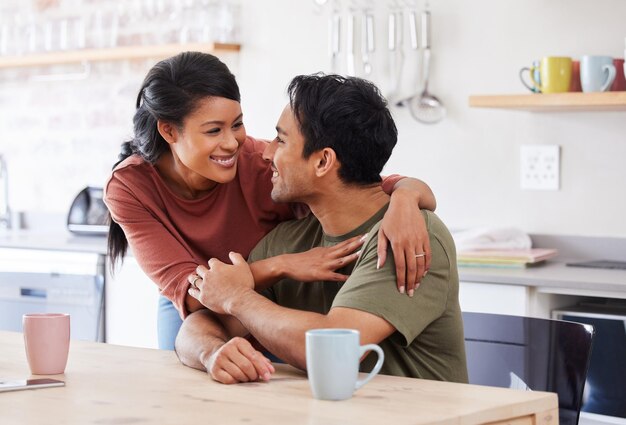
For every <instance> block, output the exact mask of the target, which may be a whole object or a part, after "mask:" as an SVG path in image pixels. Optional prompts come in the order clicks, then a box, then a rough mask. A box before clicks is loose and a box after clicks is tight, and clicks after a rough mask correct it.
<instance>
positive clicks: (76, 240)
mask: <svg viewBox="0 0 626 425" xmlns="http://www.w3.org/2000/svg"><path fill="white" fill-rule="evenodd" d="M0 248H21V249H42V250H51V251H76V252H92V253H97V254H106V249H107V238H106V236H82V235H80V236H79V235H75V234H73V233H71V232H69V231H67V230H61V231H58V232H37V231H31V230H9V231H3V232H0Z"/></svg>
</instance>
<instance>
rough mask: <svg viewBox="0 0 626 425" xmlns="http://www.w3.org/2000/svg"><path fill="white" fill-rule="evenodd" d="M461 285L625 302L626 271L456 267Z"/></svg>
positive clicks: (550, 265)
mask: <svg viewBox="0 0 626 425" xmlns="http://www.w3.org/2000/svg"><path fill="white" fill-rule="evenodd" d="M459 276H460V280H461V281H462V282H481V283H499V284H510V285H523V286H530V287H536V288H537V289H538V290H539V291H541V292H547V293H553V294H571V295H588V296H603V297H609V298H626V270H606V269H590V268H584V267H570V266H566V265H565V262H560V261H548V262H547V263H545V264H542V265H538V266H534V267H528V268H524V269H505V268H488V267H459Z"/></svg>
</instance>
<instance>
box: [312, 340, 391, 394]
mask: <svg viewBox="0 0 626 425" xmlns="http://www.w3.org/2000/svg"><path fill="white" fill-rule="evenodd" d="M305 338H306V369H307V374H308V377H309V385H310V386H311V392H312V393H313V397H315V398H317V399H319V400H345V399H348V398H350V397H352V393H354V391H356V390H358V389H359V388H361V387H362V386H363V385H365V384H366V383H368V382H369V380H370V379H372V378H373V377H374V376H376V374H377V373H378V372H380V368H381V367H382V366H383V362H384V360H385V353H384V352H383V350H382V349H381V348H380V347H379V346H378V345H376V344H366V345H360V334H359V331H357V330H355V329H311V330H309V331H307V332H306V334H305ZM370 350H371V351H374V352H375V353H376V354H377V355H378V361H377V362H376V365H375V366H374V369H372V371H371V372H370V373H369V374H368V375H367V376H366V377H365V378H363V379H358V378H359V363H360V360H361V357H363V354H365V353H366V352H367V351H370Z"/></svg>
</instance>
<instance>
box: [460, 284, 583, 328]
mask: <svg viewBox="0 0 626 425" xmlns="http://www.w3.org/2000/svg"><path fill="white" fill-rule="evenodd" d="M582 299H584V297H583V296H580V295H577V294H576V293H575V291H569V290H566V291H560V290H559V289H557V288H549V287H543V286H533V285H532V283H529V284H527V285H521V284H510V283H507V282H505V281H503V282H502V283H494V282H470V281H464V280H462V281H461V282H460V286H459V302H460V304H461V310H462V311H468V312H476V313H491V314H508V315H513V316H528V317H539V318H543V319H549V318H551V316H552V310H555V309H559V308H563V307H568V306H572V305H575V304H576V303H577V302H579V301H580V300H582Z"/></svg>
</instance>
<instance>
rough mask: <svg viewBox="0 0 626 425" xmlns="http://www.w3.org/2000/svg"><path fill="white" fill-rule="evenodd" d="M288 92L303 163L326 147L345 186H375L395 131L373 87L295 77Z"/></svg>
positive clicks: (349, 81)
mask: <svg viewBox="0 0 626 425" xmlns="http://www.w3.org/2000/svg"><path fill="white" fill-rule="evenodd" d="M287 91H288V93H289V103H290V106H291V109H292V111H293V112H294V115H295V117H296V120H297V121H298V123H299V125H300V131H301V133H302V135H303V136H304V149H303V156H304V158H308V157H309V156H311V154H312V153H313V152H317V151H319V150H321V149H324V148H326V147H329V148H331V149H333V150H334V151H335V153H336V154H337V158H338V160H339V162H340V163H341V166H340V168H339V177H340V178H341V180H342V181H343V182H344V183H353V184H371V183H377V182H380V180H381V179H380V173H381V171H382V169H383V166H384V165H385V163H386V162H387V160H388V159H389V157H390V156H391V151H392V150H393V148H394V146H395V145H396V141H397V140H398V130H397V129H396V125H395V123H394V121H393V118H392V117H391V113H390V112H389V109H388V108H387V102H386V100H385V98H384V97H383V96H382V95H381V94H380V91H379V90H378V88H377V87H376V86H375V85H374V84H372V83H371V82H369V81H366V80H363V79H361V78H356V77H342V76H339V75H324V74H313V75H298V76H297V77H295V78H294V79H293V80H292V81H291V83H290V84H289V88H288V89H287Z"/></svg>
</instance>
